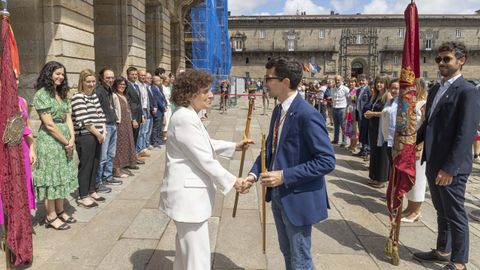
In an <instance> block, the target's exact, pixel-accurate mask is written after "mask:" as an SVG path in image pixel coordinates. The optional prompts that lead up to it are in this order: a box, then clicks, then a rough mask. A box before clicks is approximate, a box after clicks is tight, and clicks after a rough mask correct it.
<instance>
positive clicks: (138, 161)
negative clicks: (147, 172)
mask: <svg viewBox="0 0 480 270" xmlns="http://www.w3.org/2000/svg"><path fill="white" fill-rule="evenodd" d="M137 164H138V165H143V164H145V161H143V160H137Z"/></svg>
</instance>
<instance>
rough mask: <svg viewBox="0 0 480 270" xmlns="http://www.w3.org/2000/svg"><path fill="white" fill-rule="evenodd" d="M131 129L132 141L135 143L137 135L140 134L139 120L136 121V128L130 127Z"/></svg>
mask: <svg viewBox="0 0 480 270" xmlns="http://www.w3.org/2000/svg"><path fill="white" fill-rule="evenodd" d="M132 130H133V142H134V143H135V145H137V141H138V135H139V134H140V122H138V128H132Z"/></svg>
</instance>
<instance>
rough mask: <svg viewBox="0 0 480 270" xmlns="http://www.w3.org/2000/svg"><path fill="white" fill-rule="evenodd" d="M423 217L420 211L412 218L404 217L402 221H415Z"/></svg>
mask: <svg viewBox="0 0 480 270" xmlns="http://www.w3.org/2000/svg"><path fill="white" fill-rule="evenodd" d="M421 217H422V214H421V213H418V214H416V215H414V216H413V217H412V218H408V217H402V219H401V221H402V222H405V223H413V222H416V221H419V220H420V218H421Z"/></svg>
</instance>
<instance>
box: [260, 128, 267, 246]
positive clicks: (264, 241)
mask: <svg viewBox="0 0 480 270" xmlns="http://www.w3.org/2000/svg"><path fill="white" fill-rule="evenodd" d="M261 162H262V173H266V172H267V146H266V140H265V134H262V152H261ZM266 191H267V188H266V187H265V186H263V185H262V251H263V254H265V250H266V247H267V210H266V209H267V205H266V201H265V196H266V193H267V192H266Z"/></svg>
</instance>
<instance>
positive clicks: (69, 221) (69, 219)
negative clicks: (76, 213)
mask: <svg viewBox="0 0 480 270" xmlns="http://www.w3.org/2000/svg"><path fill="white" fill-rule="evenodd" d="M63 214H65V211H62V212H60V213H57V216H58V218H59V219H60V220H61V221H63V222H65V223H68V224H72V223H76V222H77V220H76V219H75V218H73V217H72V216H68V218H67V219H65V218H64V217H63Z"/></svg>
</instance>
